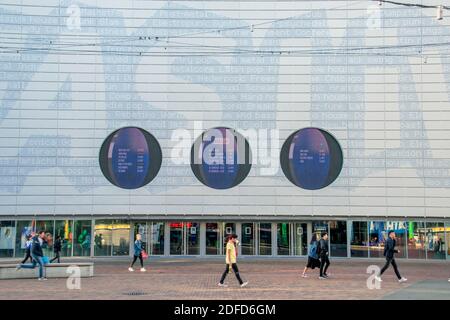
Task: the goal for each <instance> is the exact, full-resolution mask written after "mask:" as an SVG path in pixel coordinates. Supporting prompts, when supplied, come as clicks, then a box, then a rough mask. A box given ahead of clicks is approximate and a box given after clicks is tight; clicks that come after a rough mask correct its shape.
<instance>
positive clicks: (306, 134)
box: [280, 128, 343, 190]
mask: <svg viewBox="0 0 450 320" xmlns="http://www.w3.org/2000/svg"><path fill="white" fill-rule="evenodd" d="M280 163H281V168H282V170H283V173H284V175H285V176H286V178H288V179H289V181H291V182H292V183H293V184H295V185H296V186H298V187H300V188H303V189H307V190H317V189H322V188H325V187H326V186H328V185H330V184H331V183H332V182H333V181H334V180H336V178H337V177H338V176H339V173H340V172H341V170H342V165H343V155H342V149H341V147H340V145H339V143H338V142H337V140H336V139H335V138H334V137H333V136H332V135H331V134H329V133H328V132H326V131H324V130H322V129H319V128H304V129H301V130H298V131H296V132H294V133H293V134H291V135H290V136H289V138H288V139H287V140H286V141H285V142H284V144H283V147H282V149H281V154H280Z"/></svg>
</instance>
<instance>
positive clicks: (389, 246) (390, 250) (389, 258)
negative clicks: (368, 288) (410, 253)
mask: <svg viewBox="0 0 450 320" xmlns="http://www.w3.org/2000/svg"><path fill="white" fill-rule="evenodd" d="M395 245H396V240H395V232H394V231H389V234H388V239H387V240H386V244H385V246H384V256H385V257H386V264H385V265H384V267H383V269H381V271H380V274H379V275H378V276H376V277H375V279H376V280H377V281H380V282H381V281H383V280H381V275H382V274H383V273H384V272H385V271H386V269H387V268H389V265H391V264H392V267H394V272H395V274H396V275H397V278H398V282H400V283H401V282H406V281H407V280H408V279H406V278H403V277H402V276H401V275H400V272H399V271H398V267H397V263H396V262H395V258H394V254H395V253H399V252H400V250H397V249H395Z"/></svg>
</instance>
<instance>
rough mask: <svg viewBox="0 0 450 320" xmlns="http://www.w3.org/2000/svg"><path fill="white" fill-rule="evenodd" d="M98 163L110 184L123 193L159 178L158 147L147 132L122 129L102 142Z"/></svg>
mask: <svg viewBox="0 0 450 320" xmlns="http://www.w3.org/2000/svg"><path fill="white" fill-rule="evenodd" d="M99 162H100V168H101V170H102V173H103V175H104V176H105V178H106V179H108V181H109V182H111V183H112V184H114V185H115V186H117V187H120V188H123V189H137V188H140V187H143V186H145V185H146V184H148V183H149V182H150V181H152V180H153V179H154V178H155V177H156V175H157V174H158V172H159V169H160V168H161V162H162V153H161V147H160V146H159V143H158V141H157V140H156V139H155V137H153V136H152V135H151V134H150V133H148V132H147V131H145V130H143V129H141V128H137V127H125V128H121V129H118V130H116V131H114V132H113V133H111V134H110V135H109V136H108V137H107V138H106V139H105V141H104V142H103V144H102V146H101V149H100V155H99Z"/></svg>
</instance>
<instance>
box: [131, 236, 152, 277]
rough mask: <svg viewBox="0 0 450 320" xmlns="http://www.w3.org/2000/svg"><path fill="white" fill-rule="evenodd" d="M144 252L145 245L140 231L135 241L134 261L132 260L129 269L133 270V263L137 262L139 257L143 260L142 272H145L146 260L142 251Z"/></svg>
mask: <svg viewBox="0 0 450 320" xmlns="http://www.w3.org/2000/svg"><path fill="white" fill-rule="evenodd" d="M143 252H144V247H143V243H142V236H141V235H140V234H139V233H138V234H137V235H136V241H135V242H134V257H133V261H132V262H131V265H130V267H129V268H128V271H130V272H133V271H134V269H133V265H134V263H135V262H136V260H137V259H138V258H139V261H140V262H141V272H145V271H147V270H145V268H144V260H143V258H142V253H143Z"/></svg>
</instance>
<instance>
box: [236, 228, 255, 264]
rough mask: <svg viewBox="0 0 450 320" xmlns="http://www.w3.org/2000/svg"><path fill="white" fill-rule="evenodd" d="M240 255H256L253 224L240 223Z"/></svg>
mask: <svg viewBox="0 0 450 320" xmlns="http://www.w3.org/2000/svg"><path fill="white" fill-rule="evenodd" d="M241 233H242V235H241V240H240V241H241V254H242V255H247V256H253V255H255V254H256V246H255V240H256V239H255V238H256V232H255V224H254V223H242V225H241Z"/></svg>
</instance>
